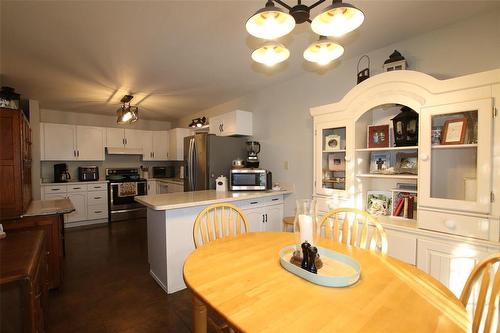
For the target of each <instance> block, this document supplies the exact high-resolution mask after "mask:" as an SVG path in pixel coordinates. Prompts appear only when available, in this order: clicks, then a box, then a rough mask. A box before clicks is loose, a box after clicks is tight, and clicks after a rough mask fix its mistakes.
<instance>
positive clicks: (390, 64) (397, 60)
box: [383, 50, 408, 72]
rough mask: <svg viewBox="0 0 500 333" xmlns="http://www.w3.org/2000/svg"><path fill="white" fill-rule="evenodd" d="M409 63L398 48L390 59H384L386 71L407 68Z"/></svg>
mask: <svg viewBox="0 0 500 333" xmlns="http://www.w3.org/2000/svg"><path fill="white" fill-rule="evenodd" d="M407 66H408V65H407V63H406V59H405V57H403V56H402V55H401V53H399V52H398V50H394V52H392V54H391V55H390V56H389V59H387V60H386V61H384V66H383V67H384V70H385V71H386V72H391V71H397V70H404V69H406V68H407Z"/></svg>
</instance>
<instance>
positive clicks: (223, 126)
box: [209, 110, 253, 136]
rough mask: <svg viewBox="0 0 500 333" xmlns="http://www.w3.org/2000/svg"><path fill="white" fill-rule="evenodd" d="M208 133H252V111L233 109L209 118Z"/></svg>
mask: <svg viewBox="0 0 500 333" xmlns="http://www.w3.org/2000/svg"><path fill="white" fill-rule="evenodd" d="M209 124H210V130H209V133H210V134H215V135H220V136H232V135H245V136H251V135H252V134H253V127H252V112H248V111H242V110H235V111H231V112H227V113H224V114H221V115H218V116H215V117H211V118H210V119H209Z"/></svg>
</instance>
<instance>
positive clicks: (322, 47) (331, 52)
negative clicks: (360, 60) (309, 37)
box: [304, 36, 344, 65]
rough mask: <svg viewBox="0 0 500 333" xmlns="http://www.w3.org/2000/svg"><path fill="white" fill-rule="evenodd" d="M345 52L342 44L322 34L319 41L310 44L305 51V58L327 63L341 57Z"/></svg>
mask: <svg viewBox="0 0 500 333" xmlns="http://www.w3.org/2000/svg"><path fill="white" fill-rule="evenodd" d="M343 53H344V48H343V47H342V45H339V44H337V43H334V42H333V41H331V40H329V39H328V38H326V37H325V36H320V37H319V39H318V41H317V42H314V43H312V44H311V45H309V47H308V48H307V49H306V50H305V51H304V58H305V59H306V60H307V61H310V62H315V63H317V64H319V65H327V64H329V63H330V62H332V61H333V60H335V59H337V58H339V57H340V56H341V55H342V54H343Z"/></svg>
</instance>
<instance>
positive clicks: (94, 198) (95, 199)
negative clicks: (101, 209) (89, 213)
mask: <svg viewBox="0 0 500 333" xmlns="http://www.w3.org/2000/svg"><path fill="white" fill-rule="evenodd" d="M107 202H108V192H106V191H95V192H94V191H92V192H88V193H87V204H88V205H106V203H107Z"/></svg>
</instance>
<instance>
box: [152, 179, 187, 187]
mask: <svg viewBox="0 0 500 333" xmlns="http://www.w3.org/2000/svg"><path fill="white" fill-rule="evenodd" d="M148 180H154V181H157V182H164V183H174V184H179V185H183V184H184V179H183V178H148Z"/></svg>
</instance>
